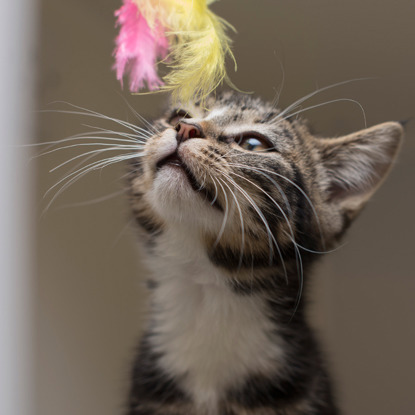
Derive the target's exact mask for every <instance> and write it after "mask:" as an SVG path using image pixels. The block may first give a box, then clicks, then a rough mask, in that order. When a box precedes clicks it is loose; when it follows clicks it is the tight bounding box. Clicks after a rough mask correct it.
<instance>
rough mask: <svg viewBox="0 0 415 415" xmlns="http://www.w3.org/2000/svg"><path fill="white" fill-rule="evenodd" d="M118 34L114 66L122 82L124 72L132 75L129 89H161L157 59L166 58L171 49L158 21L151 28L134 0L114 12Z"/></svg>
mask: <svg viewBox="0 0 415 415" xmlns="http://www.w3.org/2000/svg"><path fill="white" fill-rule="evenodd" d="M115 16H116V17H117V25H118V26H120V31H119V34H118V36H117V38H116V40H115V43H116V48H115V51H114V56H115V64H114V69H115V70H116V72H117V79H118V80H119V81H120V82H121V85H122V84H123V76H124V75H125V74H128V73H129V75H130V91H131V92H137V91H139V90H140V89H142V88H144V87H145V84H147V87H148V89H150V90H154V89H158V88H159V87H160V86H161V85H163V82H162V81H161V80H160V78H159V77H158V75H157V69H156V67H157V63H156V62H157V59H158V58H159V59H165V58H166V56H167V51H168V42H167V38H166V36H165V35H164V29H163V28H162V27H161V25H159V24H158V23H157V22H156V25H155V27H154V29H153V30H152V29H151V28H150V26H149V25H148V23H147V21H146V19H145V18H144V16H143V15H142V14H140V12H139V10H138V8H137V5H136V4H135V3H134V2H133V1H132V0H124V5H123V6H122V7H121V8H120V9H119V10H117V11H116V12H115Z"/></svg>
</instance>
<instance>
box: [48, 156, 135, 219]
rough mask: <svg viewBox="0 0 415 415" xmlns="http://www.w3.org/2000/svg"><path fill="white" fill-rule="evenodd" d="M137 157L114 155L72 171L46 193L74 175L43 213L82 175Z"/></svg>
mask: <svg viewBox="0 0 415 415" xmlns="http://www.w3.org/2000/svg"><path fill="white" fill-rule="evenodd" d="M135 157H137V155H136V154H124V155H123V156H116V157H112V158H110V159H105V160H101V161H99V162H95V163H92V166H91V165H89V166H86V167H88V168H87V169H85V168H82V169H79V170H78V171H77V172H74V173H72V174H71V175H69V176H66V177H65V178H64V179H62V180H60V181H59V182H58V183H56V184H55V185H54V186H52V187H51V188H50V189H49V190H48V191H47V192H46V193H45V196H46V195H47V194H48V193H49V192H50V191H51V190H52V189H53V188H55V187H56V186H57V185H59V184H60V183H62V182H63V181H64V180H67V179H68V178H69V177H70V176H72V175H74V174H75V175H74V176H73V177H72V178H71V179H70V180H69V181H67V182H66V183H65V184H64V185H63V186H62V187H61V188H60V189H59V190H58V191H57V192H56V193H55V195H54V196H53V197H52V199H51V200H50V202H49V203H48V205H47V206H46V208H45V210H44V211H43V213H45V212H46V211H47V210H48V209H49V208H50V206H51V205H52V203H53V202H54V201H55V200H56V198H57V197H58V196H59V195H60V194H61V193H62V192H63V191H64V190H66V189H67V188H68V187H69V186H71V185H72V184H73V183H75V182H76V181H77V180H79V179H80V178H81V177H83V176H84V175H86V174H88V173H89V172H91V171H93V170H98V169H102V168H104V167H107V166H109V165H110V164H115V163H119V162H120V161H124V160H128V159H132V158H135ZM81 170H82V171H81ZM76 173H77V174H76Z"/></svg>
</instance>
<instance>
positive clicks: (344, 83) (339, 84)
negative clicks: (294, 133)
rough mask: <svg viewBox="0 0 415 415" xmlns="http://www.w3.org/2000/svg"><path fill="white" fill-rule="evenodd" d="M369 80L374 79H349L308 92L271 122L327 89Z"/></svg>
mask: <svg viewBox="0 0 415 415" xmlns="http://www.w3.org/2000/svg"><path fill="white" fill-rule="evenodd" d="M370 79H374V78H370V77H368V78H355V79H349V80H347V81H341V82H337V83H335V84H331V85H327V86H325V87H322V88H319V89H317V90H316V91H313V92H310V93H309V94H307V95H305V96H304V97H302V98H300V99H298V100H297V101H295V102H293V103H292V104H291V105H289V106H288V107H287V108H286V109H285V110H283V111H281V112H280V113H279V114H278V115H277V116H276V117H275V118H274V119H273V120H276V119H278V118H281V117H283V116H285V114H286V113H287V112H289V111H291V110H292V109H295V108H296V107H298V106H299V105H300V104H302V103H303V102H304V101H307V100H308V99H310V98H312V97H313V96H315V95H317V94H320V93H321V92H324V91H327V90H328V89H332V88H336V87H338V86H341V85H346V84H349V83H351V82H357V81H367V80H370Z"/></svg>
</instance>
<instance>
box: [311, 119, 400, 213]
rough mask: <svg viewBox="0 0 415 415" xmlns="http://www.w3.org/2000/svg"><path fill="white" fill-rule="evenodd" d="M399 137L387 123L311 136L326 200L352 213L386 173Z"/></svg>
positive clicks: (396, 126)
mask: <svg viewBox="0 0 415 415" xmlns="http://www.w3.org/2000/svg"><path fill="white" fill-rule="evenodd" d="M402 137H403V128H402V125H401V124H400V123H397V122H387V123H383V124H379V125H376V126H374V127H371V128H367V129H365V130H362V131H358V132H357V133H354V134H350V135H347V136H345V137H339V138H327V139H322V138H315V140H317V144H318V148H319V150H320V154H321V161H322V163H323V166H324V168H325V173H326V174H325V176H326V182H325V183H324V190H325V194H326V196H327V201H328V202H329V203H333V204H334V205H336V206H337V207H339V208H341V209H342V210H344V211H347V212H348V213H349V214H350V215H351V216H353V215H354V214H356V213H357V212H358V211H359V210H360V209H361V208H362V207H363V206H364V204H365V203H366V202H367V200H368V199H369V198H370V197H371V196H372V194H373V193H374V192H375V191H376V190H377V188H378V187H379V186H380V184H381V183H382V182H383V180H384V179H385V177H386V176H387V174H388V172H389V170H390V168H391V166H392V163H393V161H394V160H395V158H396V155H397V153H398V150H399V147H400V144H401V141H402Z"/></svg>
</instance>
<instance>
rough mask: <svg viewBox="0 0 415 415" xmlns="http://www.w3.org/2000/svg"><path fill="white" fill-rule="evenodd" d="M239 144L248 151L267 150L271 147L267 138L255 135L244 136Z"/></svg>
mask: <svg viewBox="0 0 415 415" xmlns="http://www.w3.org/2000/svg"><path fill="white" fill-rule="evenodd" d="M238 144H239V145H240V147H242V148H243V149H244V150H248V151H266V150H268V149H270V145H269V144H268V143H267V142H266V141H265V140H261V139H259V138H255V137H244V138H242V140H241V141H240V142H239V143H238Z"/></svg>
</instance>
